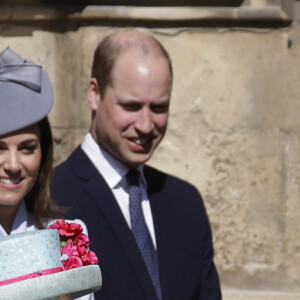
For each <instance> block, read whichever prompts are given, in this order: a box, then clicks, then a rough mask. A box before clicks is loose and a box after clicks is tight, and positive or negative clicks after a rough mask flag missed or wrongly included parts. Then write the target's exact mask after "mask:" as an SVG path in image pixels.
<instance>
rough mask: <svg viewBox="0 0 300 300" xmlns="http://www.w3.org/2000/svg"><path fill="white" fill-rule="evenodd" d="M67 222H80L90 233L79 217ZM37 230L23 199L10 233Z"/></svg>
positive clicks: (89, 298)
mask: <svg viewBox="0 0 300 300" xmlns="http://www.w3.org/2000/svg"><path fill="white" fill-rule="evenodd" d="M53 222H55V220H52V221H49V223H48V224H46V225H47V226H45V227H46V228H47V227H48V226H49V225H50V224H51V223H53ZM66 222H69V223H72V222H74V223H77V224H80V225H81V226H82V229H83V233H84V234H86V235H87V234H88V233H87V228H86V225H85V224H84V223H83V222H82V221H81V220H79V219H75V220H66ZM35 230H38V228H37V226H36V225H35V222H34V217H33V215H32V214H31V213H29V212H27V210H26V205H25V202H24V201H23V200H22V202H21V204H20V207H19V209H18V212H17V215H16V217H15V220H14V223H13V227H12V230H11V233H10V234H16V233H23V232H29V231H35ZM5 236H8V234H7V232H6V231H5V229H4V228H3V227H2V225H1V224H0V238H1V237H5ZM76 299H77V300H94V294H88V295H85V296H82V297H79V298H76Z"/></svg>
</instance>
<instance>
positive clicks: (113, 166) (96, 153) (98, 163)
mask: <svg viewBox="0 0 300 300" xmlns="http://www.w3.org/2000/svg"><path fill="white" fill-rule="evenodd" d="M81 148H82V150H83V151H84V152H85V154H86V155H87V156H88V157H89V159H90V160H91V161H92V163H93V164H94V166H95V167H96V169H97V170H98V171H99V172H100V174H101V175H102V176H103V178H104V179H105V181H106V182H107V184H108V186H109V187H110V188H111V189H112V188H115V187H116V186H118V185H119V184H120V183H121V181H122V178H123V177H124V176H125V175H126V173H127V172H128V168H127V167H125V166H124V165H123V164H122V163H121V162H119V161H118V160H117V159H115V158H114V157H112V156H111V155H110V154H108V153H107V152H106V151H104V150H103V149H102V148H101V147H100V146H99V145H98V144H97V143H96V141H95V140H94V139H93V137H92V135H91V134H90V133H87V134H86V136H85V138H84V141H83V143H82V145H81ZM143 168H144V165H143V164H141V165H139V166H138V168H137V169H138V170H139V172H140V174H141V178H142V182H143V184H144V186H145V187H147V183H146V180H145V177H144V172H143Z"/></svg>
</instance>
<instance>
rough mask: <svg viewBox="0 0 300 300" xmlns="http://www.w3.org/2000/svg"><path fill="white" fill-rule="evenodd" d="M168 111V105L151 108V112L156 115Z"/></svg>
mask: <svg viewBox="0 0 300 300" xmlns="http://www.w3.org/2000/svg"><path fill="white" fill-rule="evenodd" d="M168 109H169V106H168V105H153V106H152V107H151V110H152V111H153V112H155V113H157V114H162V113H165V112H167V111H168Z"/></svg>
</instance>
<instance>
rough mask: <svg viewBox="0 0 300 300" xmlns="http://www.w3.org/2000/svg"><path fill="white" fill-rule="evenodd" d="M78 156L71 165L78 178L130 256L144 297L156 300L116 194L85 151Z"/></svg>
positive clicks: (79, 152)
mask: <svg viewBox="0 0 300 300" xmlns="http://www.w3.org/2000/svg"><path fill="white" fill-rule="evenodd" d="M76 152H77V153H75V154H76V155H75V156H74V159H73V163H72V165H73V169H74V171H75V173H76V175H77V177H78V178H79V179H80V180H81V183H82V188H83V189H84V190H85V192H86V193H87V194H88V195H89V197H90V199H91V200H92V201H94V202H95V203H96V205H97V207H98V208H99V211H100V212H101V215H102V216H103V217H104V218H105V220H106V222H107V224H108V225H109V226H110V228H111V231H112V232H113V234H114V236H115V238H116V239H117V240H118V242H119V244H120V247H121V248H122V249H123V251H124V252H125V254H126V255H127V257H128V259H129V261H130V264H131V266H132V269H133V270H134V272H135V274H136V277H137V280H138V281H139V283H140V286H141V288H142V290H143V291H144V294H145V297H146V298H147V299H156V294H155V290H154V288H153V285H152V282H151V279H150V277H149V275H148V272H147V270H146V267H145V264H144V262H143V259H142V257H141V255H140V252H139V250H138V247H137V245H136V242H135V240H134V237H133V235H132V232H131V230H130V229H129V227H128V225H127V223H126V221H125V219H124V217H123V214H122V212H121V210H120V208H119V205H118V203H117V201H116V200H115V198H114V195H113V193H112V192H111V190H110V188H109V187H108V185H107V184H106V182H105V180H104V179H103V177H102V176H101V175H100V174H99V172H98V171H97V169H96V168H95V167H94V165H93V164H92V163H91V161H90V160H89V159H88V157H87V156H86V155H85V153H84V152H83V151H82V149H81V148H79V149H78V150H77V151H76Z"/></svg>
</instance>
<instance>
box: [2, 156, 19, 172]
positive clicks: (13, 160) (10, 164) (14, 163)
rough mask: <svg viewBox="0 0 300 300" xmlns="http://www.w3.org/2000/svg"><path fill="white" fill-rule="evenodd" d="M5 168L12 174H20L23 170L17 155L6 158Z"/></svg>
mask: <svg viewBox="0 0 300 300" xmlns="http://www.w3.org/2000/svg"><path fill="white" fill-rule="evenodd" d="M3 168H4V169H5V170H7V171H10V172H18V171H20V169H21V164H20V158H19V155H18V154H17V153H9V154H8V155H7V156H6V157H5V158H4V163H3Z"/></svg>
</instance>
